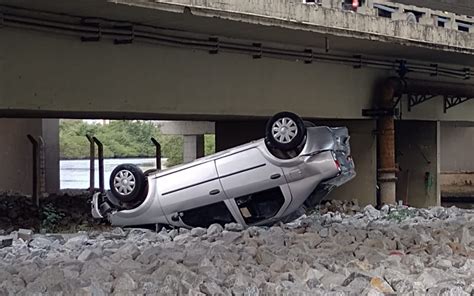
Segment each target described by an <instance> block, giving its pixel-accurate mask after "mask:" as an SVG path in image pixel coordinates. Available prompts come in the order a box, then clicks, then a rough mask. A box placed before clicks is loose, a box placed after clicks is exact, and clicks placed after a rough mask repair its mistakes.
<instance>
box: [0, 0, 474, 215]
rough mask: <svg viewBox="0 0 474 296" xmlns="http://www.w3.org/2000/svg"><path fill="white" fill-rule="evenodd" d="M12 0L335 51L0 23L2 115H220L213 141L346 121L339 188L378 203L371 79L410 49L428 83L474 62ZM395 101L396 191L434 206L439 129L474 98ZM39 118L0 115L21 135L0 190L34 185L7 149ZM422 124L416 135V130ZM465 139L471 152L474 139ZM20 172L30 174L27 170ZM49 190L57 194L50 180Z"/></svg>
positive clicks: (467, 111) (316, 36) (4, 136)
mask: <svg viewBox="0 0 474 296" xmlns="http://www.w3.org/2000/svg"><path fill="white" fill-rule="evenodd" d="M2 3H7V4H8V3H10V4H12V3H13V2H11V1H2ZM92 3H93V5H91V4H92ZM14 4H15V5H17V6H21V5H23V4H25V5H26V4H28V5H33V6H32V7H31V6H29V7H30V8H40V6H41V7H47V8H48V10H49V11H52V12H59V11H62V12H65V13H71V14H72V13H74V14H80V15H83V16H96V17H98V16H100V17H107V18H112V19H119V20H127V21H139V22H141V23H146V24H152V25H160V26H164V27H166V28H173V29H175V30H177V31H179V32H181V33H182V30H186V31H187V30H189V28H193V29H194V33H193V34H192V36H199V37H202V34H204V33H205V34H206V36H207V35H209V36H216V35H218V36H224V37H225V38H230V37H232V38H231V39H233V40H238V41H239V46H241V45H242V44H243V43H245V42H247V43H248V44H250V45H254V46H255V47H256V48H257V49H258V48H260V47H261V46H260V45H258V44H261V45H262V44H263V45H265V46H270V45H271V46H280V47H283V48H289V49H295V48H296V49H298V50H303V51H304V50H305V49H306V48H308V47H314V49H319V51H318V52H317V53H318V55H319V54H320V55H319V57H323V56H326V55H329V54H334V55H338V56H339V60H331V61H328V60H326V61H325V62H323V61H322V60H321V58H320V59H319V60H318V59H315V60H311V61H306V62H307V63H305V59H304V58H303V59H302V58H301V57H298V58H292V59H289V58H286V59H283V58H281V57H280V56H279V57H272V56H269V55H265V54H261V55H260V53H259V51H258V50H256V51H250V52H246V53H242V52H232V53H231V52H226V51H219V50H218V51H217V52H212V51H209V50H208V49H207V48H206V50H202V49H199V48H188V47H184V46H170V45H169V44H168V45H166V46H164V45H163V44H161V43H157V42H141V41H137V42H133V43H131V44H120V45H118V44H114V42H113V40H111V39H107V38H103V39H100V40H99V41H90V40H89V41H88V42H84V41H81V38H80V37H81V36H78V35H64V34H57V32H56V33H54V32H50V31H35V30H31V29H21V28H12V27H3V28H0V38H1V40H2V42H1V43H0V117H11V118H20V117H26V118H111V119H112V118H127V119H174V120H178V119H181V120H182V119H186V120H189V119H190V120H200V119H202V120H208V121H216V140H217V145H218V149H219V148H225V147H229V146H232V145H234V144H239V143H242V142H245V141H247V140H251V139H254V138H258V137H260V136H261V131H263V129H262V128H260V126H261V125H262V120H264V119H265V118H267V117H268V116H270V115H272V114H274V113H276V112H279V111H282V110H290V111H293V112H296V113H299V114H300V115H302V116H304V117H306V118H311V119H314V120H315V121H316V122H318V123H320V124H329V125H332V126H335V125H347V126H348V127H349V130H350V131H351V134H352V139H351V143H352V146H353V150H354V160H355V162H356V165H357V170H358V177H357V178H356V179H355V180H354V181H352V182H351V183H350V184H348V185H347V186H344V187H342V188H341V189H339V190H338V192H336V193H335V195H334V196H337V197H339V198H344V199H352V198H357V199H359V200H360V201H362V202H363V203H375V202H376V186H377V182H376V179H377V170H376V168H377V149H376V147H377V140H376V132H375V130H376V125H375V120H374V119H372V118H368V117H364V116H362V110H363V109H370V108H372V107H373V106H374V103H375V102H376V101H377V99H378V97H377V94H376V89H377V87H378V85H379V84H380V83H381V82H383V81H385V80H386V78H387V77H390V76H393V75H398V74H399V73H400V71H401V72H403V70H407V69H406V68H403V65H404V64H403V63H398V62H396V61H397V60H399V59H407V60H408V65H410V63H412V64H417V65H420V64H421V65H428V66H426V67H427V68H425V69H428V70H426V71H425V72H426V73H421V72H423V71H417V72H415V71H414V70H413V71H408V73H404V74H406V78H408V79H413V78H416V79H420V78H421V79H429V80H431V81H435V82H436V81H444V82H453V83H454V82H456V83H459V82H460V81H461V79H460V78H461V77H454V76H457V75H453V77H447V76H442V75H438V76H435V75H433V74H436V73H433V71H434V69H436V67H434V66H432V62H433V61H436V62H437V63H439V64H438V65H439V66H440V67H449V68H452V69H458V70H459V69H464V68H465V67H466V66H474V59H472V56H469V55H464V54H461V53H452V52H451V53H449V54H446V52H443V51H440V50H435V49H430V48H427V47H423V46H419V47H417V46H411V47H410V46H406V45H402V44H392V43H389V42H382V41H380V40H379V41H369V40H366V39H357V38H352V37H351V36H337V37H336V36H333V37H329V38H328V39H326V37H327V35H324V34H320V33H314V32H307V31H294V30H290V29H288V28H286V29H285V28H278V27H270V26H258V25H256V24H245V23H240V22H235V21H230V20H211V19H209V18H206V17H198V16H194V15H189V14H180V15H177V14H175V13H172V12H164V11H151V10H149V9H144V8H130V7H124V6H120V5H113V4H111V3H106V2H105V1H104V2H100V1H76V2H74V3H71V5H69V4H68V6H67V7H66V6H64V5H62V4H61V2H59V1H44V2H42V3H41V5H40V4H32V3H31V2H30V1H15V2H14ZM35 5H36V6H37V7H34V6H35ZM242 39H245V40H244V41H245V42H244V41H242ZM249 40H250V42H248V41H249ZM327 40H328V41H327ZM229 42H230V41H229ZM248 44H247V45H248ZM255 44H257V45H255ZM354 48H357V52H354V50H353V49H354ZM359 54H360V55H364V56H367V57H370V58H373V59H377V60H383V61H384V63H385V62H386V63H392V64H391V65H392V66H391V67H389V68H387V67H385V66H384V67H381V69H378V68H376V67H369V66H367V65H365V64H364V63H363V62H362V60H360V61H361V63H360V64H357V63H355V62H354V61H355V60H357V59H358V58H359V59H360V57H358V58H354V56H358V55H359ZM349 57H351V58H350V59H349ZM354 59H355V60H354ZM410 59H414V61H413V60H410ZM459 64H461V65H462V66H459ZM384 65H385V64H384ZM413 69H415V68H413ZM458 70H456V74H458V73H459V71H458ZM461 72H462V71H461ZM430 74H431V75H430ZM468 83H469V81H468ZM471 85H472V83H471ZM400 102H401V105H399V106H398V107H399V108H400V111H401V113H402V119H403V121H401V122H399V123H398V124H397V126H396V131H397V133H398V137H397V161H398V164H399V166H400V168H401V175H400V181H399V185H398V188H397V191H398V194H399V195H398V198H399V199H403V200H406V201H407V202H409V203H411V204H413V205H417V206H427V205H435V204H439V202H440V199H439V196H440V193H439V192H440V189H439V182H438V176H439V174H440V171H441V169H440V148H439V147H440V141H442V136H440V124H439V123H438V121H467V122H469V121H474V113H473V112H472V111H471V109H472V107H473V106H474V105H473V104H474V103H473V100H469V101H466V102H464V103H463V105H462V106H457V107H454V108H451V109H449V110H448V112H444V111H445V110H444V105H443V99H442V98H432V99H430V100H427V101H426V102H423V104H420V105H419V106H418V105H417V106H412V108H410V110H408V109H409V108H408V105H409V104H408V103H409V102H410V99H409V98H408V97H403V98H402V99H401V101H400ZM243 120H245V122H244V121H243ZM27 122H28V124H26V123H27ZM42 122H44V121H42V120H41V119H36V120H32V119H21V120H20V119H2V120H1V121H0V129H1V128H3V129H4V130H11V129H16V130H17V131H18V134H19V136H18V137H16V136H15V137H13V136H12V135H11V133H10V134H9V133H6V132H5V133H0V141H1V142H2V143H4V147H10V148H9V150H4V151H3V152H4V153H3V154H0V155H2V157H3V158H4V159H7V158H10V159H11V164H10V165H9V167H11V168H15V169H12V170H13V171H15V172H17V173H16V176H17V177H16V179H15V180H13V181H9V183H6V184H4V183H5V182H4V181H2V182H3V183H0V190H3V189H18V190H19V191H24V192H29V189H28V188H29V187H28V186H29V185H28V186H26V187H25V186H23V185H22V184H21V182H20V181H19V180H20V179H19V178H20V176H21V175H22V172H29V171H31V154H29V152H28V149H26V148H22V149H21V150H18V151H13V149H11V147H20V146H21V147H28V145H29V144H28V142H27V141H28V140H27V138H26V134H29V133H30V134H36V135H42V134H45V133H46V132H45V130H44V127H43V126H41V128H39V129H38V127H39V124H40V123H42ZM23 124H25V126H24V127H22V125H23ZM235 130H239V133H238V136H235V137H230V136H229V135H234V134H235V132H232V131H235ZM256 131H258V132H256ZM420 132H421V133H422V134H423V137H420V136H419V134H420ZM47 145H53V146H57V139H56V140H55V139H54V138H53V137H51V138H50V141H49V142H48V143H47ZM461 149H463V150H462V151H467V149H472V147H471V146H465V147H462V148H461ZM5 151H7V152H5ZM50 151H54V149H53V148H51V150H50ZM420 151H421V152H420ZM28 155H29V156H28ZM51 157H52V158H51V159H52V160H51V162H52V163H54V165H56V167H57V163H58V157H57V154H56V158H54V155H53V156H51ZM15 159H16V160H15ZM51 167H53V165H52V166H51ZM56 172H57V170H56ZM22 178H26V179H29V178H31V176H30V175H28V173H26V175H25V176H22ZM50 178H51V181H50V182H49V183H50V184H58V183H57V178H58V176H57V174H56V175H54V174H52V175H51V177H50ZM0 180H6V179H0ZM28 182H29V181H28ZM10 184H16V185H15V187H13V185H10ZM48 188H49V189H48V190H49V191H50V192H54V191H55V190H57V185H51V187H48Z"/></svg>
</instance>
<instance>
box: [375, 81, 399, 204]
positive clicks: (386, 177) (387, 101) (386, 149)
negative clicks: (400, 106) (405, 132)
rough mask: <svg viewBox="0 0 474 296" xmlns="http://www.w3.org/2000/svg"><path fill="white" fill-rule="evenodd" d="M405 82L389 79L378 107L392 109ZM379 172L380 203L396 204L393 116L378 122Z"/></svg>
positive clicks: (382, 91) (383, 88)
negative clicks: (394, 99)
mask: <svg viewBox="0 0 474 296" xmlns="http://www.w3.org/2000/svg"><path fill="white" fill-rule="evenodd" d="M402 85H403V82H402V80H400V79H398V78H389V79H388V80H387V81H386V82H385V83H384V84H383V86H382V88H381V93H380V98H379V100H378V102H377V103H378V105H379V106H378V107H379V108H384V109H392V108H393V107H394V106H393V104H394V102H393V97H394V96H395V95H398V94H399V93H400V91H401V89H402ZM377 143H378V170H377V181H378V184H379V188H380V203H381V204H395V203H396V181H397V178H396V172H397V171H398V169H397V166H396V164H395V120H394V118H393V116H381V117H379V119H378V120H377Z"/></svg>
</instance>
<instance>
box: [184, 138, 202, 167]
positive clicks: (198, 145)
mask: <svg viewBox="0 0 474 296" xmlns="http://www.w3.org/2000/svg"><path fill="white" fill-rule="evenodd" d="M183 145H184V147H183V162H184V163H188V162H191V161H193V160H195V159H197V158H200V157H203V156H204V135H184V141H183Z"/></svg>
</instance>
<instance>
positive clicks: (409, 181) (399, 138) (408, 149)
mask: <svg viewBox="0 0 474 296" xmlns="http://www.w3.org/2000/svg"><path fill="white" fill-rule="evenodd" d="M395 129H396V156H397V162H398V165H399V168H400V171H399V173H398V182H397V200H403V201H404V203H407V204H408V205H410V206H414V207H429V206H437V205H440V204H441V195H440V187H439V181H438V180H439V175H440V124H439V121H406V120H403V121H397V122H396V126H395Z"/></svg>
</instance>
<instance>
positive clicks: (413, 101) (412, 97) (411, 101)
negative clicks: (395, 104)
mask: <svg viewBox="0 0 474 296" xmlns="http://www.w3.org/2000/svg"><path fill="white" fill-rule="evenodd" d="M434 97H436V95H416V94H408V111H411V108H412V107H414V106H416V105H419V104H421V103H424V102H426V101H428V100H431V99H432V98H434Z"/></svg>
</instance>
